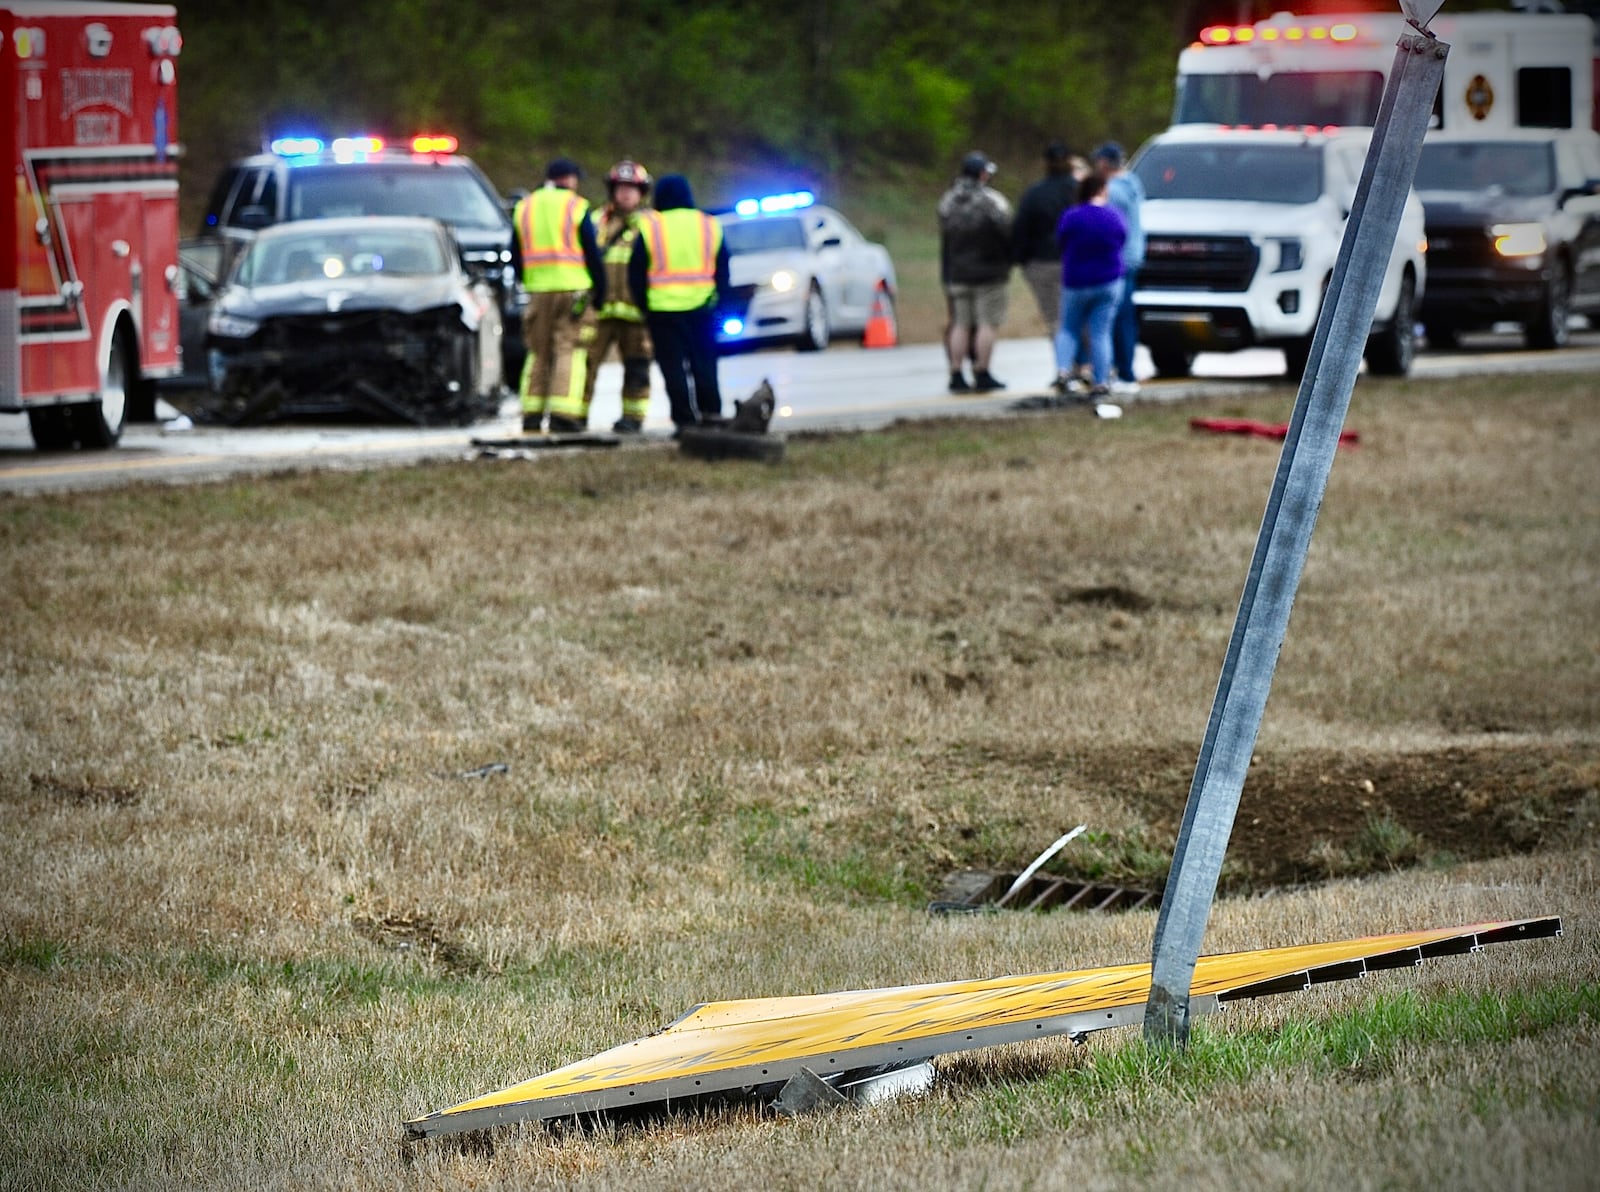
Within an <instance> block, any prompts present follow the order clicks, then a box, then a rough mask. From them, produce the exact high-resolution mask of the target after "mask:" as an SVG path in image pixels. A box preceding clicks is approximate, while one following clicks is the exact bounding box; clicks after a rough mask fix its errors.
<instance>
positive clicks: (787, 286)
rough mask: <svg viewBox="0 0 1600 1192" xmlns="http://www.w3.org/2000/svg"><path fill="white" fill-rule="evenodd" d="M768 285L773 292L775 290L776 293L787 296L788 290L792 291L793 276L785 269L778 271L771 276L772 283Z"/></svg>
mask: <svg viewBox="0 0 1600 1192" xmlns="http://www.w3.org/2000/svg"><path fill="white" fill-rule="evenodd" d="M768 284H769V285H771V286H772V288H773V289H774V290H777V291H778V293H780V294H787V293H788V292H789V291H790V290H792V289H794V274H792V273H790V272H789V271H788V270H787V269H780V270H778V271H777V272H776V273H774V274H773V275H772V281H771V282H769V283H768Z"/></svg>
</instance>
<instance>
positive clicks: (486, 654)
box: [0, 377, 1600, 1188]
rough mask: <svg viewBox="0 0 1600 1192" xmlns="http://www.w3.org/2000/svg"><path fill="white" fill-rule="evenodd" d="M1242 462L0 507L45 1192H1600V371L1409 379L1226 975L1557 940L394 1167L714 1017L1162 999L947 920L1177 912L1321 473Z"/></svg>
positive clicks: (1244, 831) (1256, 828) (530, 468)
mask: <svg viewBox="0 0 1600 1192" xmlns="http://www.w3.org/2000/svg"><path fill="white" fill-rule="evenodd" d="M1289 401H1290V395H1289V394H1288V391H1287V390H1281V389H1280V390H1274V391H1272V392H1270V393H1265V394H1263V395H1262V396H1261V397H1260V398H1259V399H1253V400H1251V401H1250V402H1249V403H1248V404H1246V403H1244V402H1227V403H1214V404H1213V405H1211V406H1209V407H1207V408H1206V410H1205V412H1207V413H1228V412H1239V413H1247V414H1249V415H1252V416H1258V417H1263V418H1269V419H1276V418H1279V417H1282V416H1283V415H1284V413H1285V412H1286V410H1287V406H1288V403H1289ZM1195 412H1197V411H1196V409H1195V408H1194V407H1192V406H1191V407H1169V408H1147V407H1135V408H1133V409H1132V410H1130V413H1129V416H1128V417H1126V418H1124V419H1123V420H1122V421H1120V422H1096V421H1093V420H1090V419H1084V418H1081V417H1068V416H1044V417H1041V418H1035V419H1026V420H1018V421H1015V422H1003V423H982V424H965V423H951V424H943V425H920V426H915V427H909V428H904V429H897V430H893V431H888V432H884V433H877V434H870V435H862V436H850V437H838V438H828V439H817V440H809V441H805V440H802V441H796V442H793V443H791V445H790V451H789V457H788V460H787V462H786V463H784V464H783V465H782V466H780V467H776V468H768V467H759V466H736V465H723V466H702V465H699V464H696V463H693V462H691V461H686V460H682V459H679V458H678V457H676V456H675V455H673V454H671V453H669V452H666V451H664V450H660V449H644V450H639V451H624V452H615V453H611V454H608V455H605V456H581V457H576V458H569V459H548V460H544V461H541V462H540V463H538V464H527V463H476V464H439V465H433V466H428V467H419V468H408V469H396V470H391V471H380V472H372V473H365V474H359V475H347V474H336V473H323V474H318V475H310V476H283V477H276V478H268V479H257V480H246V481H240V482H236V483H229V484H218V485H211V486H204V487H188V488H175V489H166V488H156V487H150V488H137V489H130V490H126V491H119V492H104V493H93V494H79V495H70V496H53V497H37V498H32V499H25V500H18V499H13V500H9V501H6V502H4V503H3V504H0V559H3V561H4V567H5V571H6V576H7V579H6V590H7V592H8V594H9V595H10V600H9V609H8V611H9V617H8V633H7V637H6V643H5V646H4V653H3V658H4V664H3V666H0V698H3V700H4V703H5V705H6V707H7V708H8V709H9V711H8V714H7V716H6V718H5V721H4V725H3V727H0V740H3V749H0V756H3V757H4V763H3V767H0V800H3V802H4V807H5V813H6V819H7V822H8V825H9V826H8V831H7V832H6V833H5V834H4V837H3V842H0V867H3V869H4V872H6V873H7V874H8V881H7V882H6V883H5V886H4V889H3V891H0V1018H3V1022H0V1040H3V1041H0V1110H3V1112H4V1116H5V1120H6V1130H5V1132H4V1135H3V1137H0V1173H3V1174H0V1184H4V1185H5V1186H7V1187H17V1188H36V1187H153V1186H197V1185H198V1186H226V1187H270V1186H291V1185H292V1186H298V1187H306V1186H327V1187H334V1186H337V1187H340V1188H393V1187H396V1186H410V1185H413V1184H414V1185H418V1186H429V1187H448V1188H455V1187H462V1188H465V1187H485V1186H490V1187H500V1186H503V1187H530V1186H571V1185H578V1186H585V1187H609V1186H623V1185H626V1186H628V1187H630V1188H632V1187H645V1186H651V1187H681V1186H701V1187H715V1188H748V1187H752V1186H763V1185H764V1186H769V1187H773V1188H786V1187H795V1188H799V1187H816V1186H821V1185H824V1184H826V1185H839V1186H850V1187H865V1186H872V1187H900V1188H911V1187H916V1188H926V1187H940V1186H962V1187H979V1186H1029V1185H1032V1186H1038V1187H1072V1188H1079V1187H1085V1186H1088V1187H1100V1186H1118V1185H1129V1184H1138V1185H1140V1186H1151V1187H1171V1188H1178V1187H1183V1188H1193V1187H1195V1186H1203V1187H1220V1186H1273V1187H1304V1186H1333V1185H1337V1186H1340V1187H1368V1186H1414V1185H1433V1186H1451V1187H1461V1188H1480V1187H1481V1188H1489V1187H1494V1188H1501V1187H1505V1186H1508V1185H1511V1186H1536V1187H1541V1188H1563V1187H1570V1188H1580V1187H1588V1186H1591V1184H1592V1177H1593V1172H1594V1170H1595V1168H1596V1164H1597V1162H1600V1131H1597V1130H1596V1128H1595V1124H1596V1120H1597V1117H1596V1115H1597V1113H1600V1101H1597V1096H1596V1092H1595V1090H1596V1088H1597V1087H1600V1080H1597V1075H1600V1071H1597V1069H1600V1064H1597V1061H1596V1055H1597V1049H1596V1037H1597V1030H1600V1004H1597V1001H1600V931H1597V930H1596V926H1595V924H1596V922H1597V920H1600V895H1597V893H1596V881H1595V876H1596V860H1597V858H1600V843H1597V832H1600V826H1597V820H1600V793H1597V788H1600V749H1597V743H1600V731H1597V723H1596V720H1597V717H1596V712H1597V707H1600V699H1597V695H1600V638H1597V636H1596V635H1597V626H1600V596H1597V593H1600V583H1597V577H1596V574H1595V571H1596V561H1597V559H1600V541H1597V538H1600V529H1597V527H1600V516H1597V514H1600V490H1597V488H1596V486H1595V484H1594V472H1593V461H1594V459H1595V458H1596V455H1597V450H1600V420H1597V419H1596V417H1595V406H1594V386H1593V378H1591V377H1542V378H1539V379H1538V381H1537V382H1536V383H1534V384H1533V385H1530V386H1528V387H1527V391H1525V392H1516V391H1512V390H1511V389H1510V387H1509V386H1508V385H1507V383H1506V382H1505V381H1504V380H1503V379H1486V380H1462V381H1448V382H1439V383H1423V382H1411V383H1393V384H1380V383H1373V382H1363V384H1362V386H1361V389H1360V391H1359V392H1358V394H1357V396H1356V399H1355V403H1354V406H1353V409H1352V413H1351V419H1350V421H1351V424H1352V425H1354V426H1356V427H1357V428H1359V430H1360V431H1361V433H1362V444H1361V446H1360V447H1359V448H1358V449H1356V450H1353V451H1343V452H1341V453H1340V457H1339V460H1338V463H1337V465H1336V467H1335V471H1334V476H1333V482H1332V485H1331V489H1330V492H1329V496H1328V500H1327V503H1326V505H1325V507H1324V509H1323V511H1322V515H1321V521H1320V525H1319V527H1318V531H1317V540H1316V542H1315V544H1314V546H1313V554H1312V559H1311V561H1310V565H1309V567H1308V569H1307V573H1306V577H1305V581H1304V586H1303V589H1302V592H1301V596H1300V599H1299V602H1298V605H1297V608H1296V612H1295V618H1294V621H1293V623H1292V625H1291V628H1290V633H1289V639H1288V642H1287V644H1286V647H1285V650H1284V654H1283V658H1282V661H1281V664H1280V669H1279V675H1278V679H1277V683H1276V687H1275V691H1274V695H1273V699H1272V702H1271V704H1270V705H1269V708H1268V713H1267V722H1266V725H1265V727H1264V730H1263V734H1262V738H1261V741H1260V745H1259V749H1258V752H1259V754H1260V758H1259V761H1258V764H1257V766H1256V767H1255V768H1254V769H1253V771H1252V778H1251V783H1250V785H1249V786H1248V787H1247V790H1246V797H1245V803H1244V805H1243V807H1242V809H1241V815H1240V819H1239V824H1238V829H1237V833H1236V841H1235V845H1236V847H1235V849H1234V850H1233V852H1232V853H1231V858H1232V859H1231V863H1230V867H1229V871H1228V874H1227V876H1226V885H1227V889H1228V891H1229V892H1230V893H1232V894H1235V895H1240V894H1247V893H1265V892H1268V891H1271V896H1270V897H1262V898H1246V897H1227V898H1224V899H1223V900H1222V901H1221V902H1220V903H1219V904H1218V907H1217V909H1216V912H1215V914H1214V916H1213V920H1212V928H1211V932H1210V934H1209V936H1208V940H1207V945H1208V948H1209V949H1212V950H1225V949H1233V948H1244V947H1259V946H1269V945H1275V944H1284V943H1293V942H1307V941H1315V940H1331V939H1338V938H1344V937H1346V936H1351V935H1361V934H1367V933H1370V932H1376V931H1384V930H1399V929H1404V928H1411V927H1424V926H1439V925H1448V924H1454V923H1465V922H1471V921H1476V920H1480V919H1488V918H1498V917H1515V916H1522V915H1532V914H1545V913H1558V914H1563V915H1564V916H1566V922H1567V928H1568V930H1567V936H1566V938H1565V939H1563V940H1560V941H1553V942H1540V943H1534V944H1528V945H1512V946H1504V947H1496V948H1492V949H1490V950H1489V951H1487V952H1486V953H1484V954H1483V955H1481V956H1476V957H1466V958H1457V959H1451V960H1445V961H1438V962H1433V963H1430V964H1429V965H1428V966H1426V967H1424V968H1422V969H1420V970H1418V971H1416V972H1404V973H1391V974H1385V975H1382V976H1377V977H1373V978H1369V979H1368V980H1366V981H1363V982H1359V983H1349V984H1340V985H1334V986H1329V987H1326V988H1323V989H1320V990H1318V991H1315V992H1313V993H1308V994H1302V995H1295V996H1291V997H1283V998H1276V999H1269V1000H1266V1001H1263V1002H1260V1003H1254V1004H1251V1005H1250V1006H1248V1007H1246V1008H1244V1009H1243V1010H1241V1011H1238V1012H1233V1013H1230V1014H1228V1015H1225V1016H1223V1017H1221V1018H1219V1019H1217V1020H1214V1021H1212V1022H1209V1023H1207V1024H1205V1026H1204V1028H1203V1031H1202V1033H1201V1034H1200V1035H1199V1037H1198V1039H1197V1041H1196V1045H1195V1047H1194V1048H1193V1049H1192V1051H1191V1052H1190V1053H1189V1054H1188V1055H1186V1056H1184V1057H1182V1058H1180V1059H1178V1060H1175V1061H1174V1060H1163V1059H1159V1058H1155V1057H1152V1056H1150V1055H1148V1054H1146V1053H1145V1052H1144V1051H1143V1049H1142V1047H1141V1046H1140V1044H1139V1042H1138V1040H1137V1039H1136V1038H1133V1037H1131V1036H1130V1035H1128V1034H1125V1033H1124V1034H1114V1033H1107V1034H1104V1035H1099V1036H1096V1037H1094V1038H1093V1039H1092V1040H1091V1042H1090V1044H1089V1045H1088V1046H1087V1047H1083V1048H1075V1047H1073V1046H1072V1045H1071V1044H1069V1043H1067V1042H1064V1041H1057V1042H1053V1043H1048V1044H1040V1045H1035V1046H1032V1047H1017V1048H1009V1049H1001V1050H997V1051H994V1052H988V1053H982V1054H978V1055H974V1056H970V1057H964V1058H953V1059H950V1060H947V1061H945V1062H944V1063H943V1064H942V1065H941V1068H940V1072H941V1078H940V1080H939V1082H938V1084H937V1085H936V1088H935V1092H934V1093H933V1094H932V1095H931V1096H930V1097H928V1098H925V1099H922V1100H916V1101H909V1102H904V1103H897V1104H890V1105H886V1106H882V1107H878V1108H875V1109H872V1110H866V1111H849V1112H845V1113H840V1114H833V1115H827V1116H822V1117H818V1118H813V1119H806V1120H800V1121H793V1122H783V1121H770V1120H765V1119H761V1118H759V1117H758V1116H757V1115H756V1114H755V1113H754V1111H724V1112H716V1113H709V1114H699V1115H688V1116H684V1117H679V1118H675V1119H671V1120H668V1121H667V1122H665V1123H662V1124H658V1125H655V1126H652V1127H649V1128H646V1129H626V1130H602V1131H600V1132H598V1133H594V1134H588V1135H584V1134H546V1133H544V1132H542V1131H539V1130H533V1129H513V1130H509V1131H503V1132H501V1133H499V1134H498V1135H496V1136H495V1138H494V1144H495V1145H494V1146H493V1147H492V1148H490V1149H485V1148H467V1149H461V1148H459V1147H454V1146H437V1145H435V1146H424V1147H421V1148H417V1149H414V1150H413V1151H411V1152H409V1153H408V1154H405V1155H402V1154H401V1153H400V1152H399V1151H398V1149H397V1147H396V1145H395V1140H396V1138H397V1137H398V1133H399V1122H400V1120H401V1119H402V1118H403V1117H406V1116H412V1115H415V1114H418V1113H421V1112H425V1111H427V1110H430V1109H434V1108H438V1107H440V1106H443V1105H446V1104H449V1103H451V1102H454V1101H456V1100H459V1099H461V1098H463V1097H466V1096H470V1095H473V1094H476V1093H480V1092H484V1091H487V1090H489V1089H492V1088H496V1087H500V1086H501V1085H503V1084H506V1083H509V1082H511V1081H513V1080H516V1079H520V1078H522V1077H525V1076H528V1075H531V1074H533V1073H535V1072H538V1071H542V1070H544V1069H546V1068H548V1067H552V1066H555V1065H558V1064H561V1063H565V1062H567V1061H570V1060H572V1059H576V1058H579V1057H581V1056H584V1055H588V1054H591V1053H593V1052H595V1051H598V1050H600V1049H603V1048H605V1047H608V1046H610V1045H612V1044H614V1043H617V1042H620V1041H623V1040H625V1039H628V1038H632V1037H635V1036H637V1035H639V1034H642V1033H645V1032H647V1031H649V1030H651V1029H653V1028H655V1027H657V1026H659V1025H661V1024H662V1023H664V1022H666V1021H667V1020H669V1019H671V1018H673V1017H675V1016H676V1015H677V1014H678V1013H680V1012H681V1011H683V1010H684V1009H686V1008H688V1007H689V1006H690V1005H692V1004H694V1003H695V1002H698V1001H702V1000H708V999H713V998H725V997H742V996H759V995H765V994H783V993H800V992H807V991H816V990H825V989H837V988H851V987H866V986H874V985H886V984H898V983H904V982H912V981H923V980H934V979H940V978H949V977H960V976H977V975H983V974H989V973H999V972H1019V971H1030V970H1039V969H1047V968H1059V967H1076V966H1088V965H1095V964H1106V963H1119V962H1125V961H1130V960H1139V959H1142V958H1144V957H1145V956H1147V955H1148V948H1149V939H1150V931H1151V928H1152V926H1153V917H1152V916H1151V915H1149V914H1145V913H1138V914H1132V915H1125V916H1120V917H1111V916H1083V915H1072V914H1058V915H1052V916H1027V915H1004V916H984V917H974V918H958V919H930V918H929V917H928V916H927V915H926V914H925V913H924V912H923V905H924V903H925V901H926V900H927V899H928V898H929V897H930V896H932V894H933V893H935V892H936V890H937V888H938V885H939V882H940V880H941V878H942V876H943V875H944V874H946V873H947V872H949V871H951V870H953V869H956V868H959V867H961V866H963V865H969V864H971V865H980V866H984V865H990V866H995V867H1012V868H1015V867H1017V866H1019V865H1020V864H1022V863H1023V862H1025V861H1026V860H1027V859H1028V858H1029V857H1031V856H1032V855H1033V854H1034V853H1035V852H1037V851H1038V849H1039V848H1041V847H1043V845H1044V844H1045V843H1047V842H1048V841H1049V840H1051V839H1052V838H1054V836H1055V835H1057V834H1058V833H1059V832H1060V831H1061V830H1063V829H1064V828H1065V827H1068V826H1071V825H1072V824H1074V823H1077V822H1080V821H1085V822H1088V823H1089V824H1090V825H1091V827H1092V828H1093V835H1092V838H1090V839H1088V840H1086V841H1084V842H1082V844H1081V846H1080V845H1077V844H1075V845H1074V846H1072V847H1071V848H1069V850H1068V851H1067V853H1066V854H1064V855H1063V857H1062V858H1061V863H1060V866H1059V871H1060V872H1065V873H1071V874H1077V875H1080V876H1111V877H1116V878H1118V879H1121V880H1126V881H1140V880H1143V881H1149V880H1153V879H1157V878H1159V874H1160V867H1161V865H1162V858H1163V857H1164V855H1165V852H1166V850H1167V849H1169V848H1170V844H1171V832H1172V826H1173V824H1174V823H1175V820H1176V816H1177V814H1178V811H1179V810H1180V809H1181V807H1182V801H1183V797H1184V793H1185V788H1186V784H1187V778H1188V773H1187V771H1188V768H1189V767H1190V766H1192V759H1193V754H1194V750H1195V748H1196V747H1197V745H1198V742H1199V739H1200V735H1201V732H1202V729H1203V725H1204V719H1205V714H1206V710H1207V707H1208V703H1209V699H1210V696H1211V691H1212V687H1213V685H1214V683H1215V680H1216V673H1217V668H1218V666H1219V665H1220V661H1221V657H1222V651H1223V646H1224V644H1225V642H1226V639H1227V635H1228V631H1229V627H1230V625H1231V620H1232V612H1233V606H1234V602H1235V600H1236V599H1237V593H1238V590H1239V586H1240V584H1241V583H1242V580H1243V575H1244V570H1245V566H1246V563H1247V561H1248V557H1249V552H1250V548H1251V544H1252V543H1253V540H1254V535H1255V531H1256V526H1257V523H1258V521H1259V517H1260V511H1261V507H1262V504H1263V502H1264V499H1265V494H1266V489H1267V484H1268V480H1269V478H1270V475H1271V471H1272V468H1273V465H1274V463H1275V460H1276V455H1277V451H1276V447H1275V446H1274V445H1272V444H1269V443H1266V442H1263V441H1261V440H1256V439H1241V438H1219V437H1204V436H1198V435H1195V434H1193V433H1191V432H1190V431H1189V430H1188V428H1187V425H1186V418H1187V417H1188V416H1189V415H1190V414H1192V413H1195ZM497 761H500V762H505V763H506V764H507V766H508V770H507V772H506V773H504V774H500V775H496V776H491V777H487V778H478V779H469V778H463V777H460V775H461V773H462V772H463V771H467V770H470V769H472V768H475V767H478V766H481V765H483V764H485V763H489V762H497ZM1328 875H1343V876H1339V877H1337V878H1336V879H1335V880H1332V881H1328V882H1319V883H1317V884H1312V885H1305V886H1300V885H1295V886H1287V887H1283V886H1281V885H1280V883H1281V882H1282V881H1283V880H1285V879H1286V878H1293V879H1295V880H1296V881H1303V880H1305V879H1309V878H1316V877H1323V876H1328ZM1275 886H1278V887H1279V888H1277V889H1273V887H1275Z"/></svg>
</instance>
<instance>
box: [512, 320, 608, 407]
mask: <svg viewBox="0 0 1600 1192" xmlns="http://www.w3.org/2000/svg"><path fill="white" fill-rule="evenodd" d="M587 297H588V291H587V290H578V291H568V290H549V291H543V292H540V291H535V292H534V293H531V294H529V295H528V306H527V309H526V310H524V311H523V313H522V338H523V340H524V342H526V343H527V345H528V359H527V361H526V362H525V363H524V364H523V366H522V384H521V385H520V386H519V388H518V391H517V396H518V397H519V398H520V399H521V402H522V413H523V415H524V416H527V415H530V414H531V415H534V416H536V417H537V416H540V415H543V414H544V413H545V412H546V411H548V412H549V413H551V414H557V415H560V416H561V417H563V418H575V419H581V418H583V416H584V399H583V392H584V384H585V381H586V378H587V376H588V371H589V368H588V363H589V344H590V341H592V340H593V339H594V330H595V322H596V320H595V317H594V312H593V311H592V310H590V309H588V308H587V307H585V309H584V312H583V315H582V317H581V318H573V316H572V308H573V307H574V306H575V305H576V304H577V302H578V300H579V299H586V298H587Z"/></svg>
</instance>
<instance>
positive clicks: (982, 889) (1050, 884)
mask: <svg viewBox="0 0 1600 1192" xmlns="http://www.w3.org/2000/svg"><path fill="white" fill-rule="evenodd" d="M1016 880H1017V875H1016V874H1015V873H993V872H990V871H988V870H982V869H965V870H962V871H961V872H960V873H952V874H951V875H950V876H949V877H947V878H946V879H945V883H944V889H943V890H941V891H940V892H939V897H938V898H937V899H935V900H934V901H933V902H930V903H929V904H928V913H929V914H932V915H950V914H968V913H971V912H974V911H984V910H1023V911H1050V910H1070V911H1133V910H1139V909H1140V908H1142V907H1151V908H1154V907H1158V906H1160V905H1161V895H1160V894H1157V893H1152V892H1151V891H1149V890H1138V889H1134V888H1133V887H1130V886H1114V885H1109V884H1106V883H1103V882H1080V881H1074V880H1073V879H1072V878H1066V877H1054V876H1052V875H1050V874H1048V873H1037V874H1034V875H1033V876H1032V877H1030V878H1028V880H1027V881H1025V882H1024V883H1023V884H1022V885H1021V886H1020V887H1018V889H1017V891H1016V892H1015V893H1014V894H1012V895H1011V896H1010V897H1009V898H1007V897H1006V892H1007V891H1009V890H1010V889H1011V887H1012V886H1013V885H1014V884H1015V883H1016Z"/></svg>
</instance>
